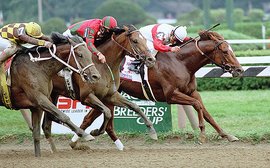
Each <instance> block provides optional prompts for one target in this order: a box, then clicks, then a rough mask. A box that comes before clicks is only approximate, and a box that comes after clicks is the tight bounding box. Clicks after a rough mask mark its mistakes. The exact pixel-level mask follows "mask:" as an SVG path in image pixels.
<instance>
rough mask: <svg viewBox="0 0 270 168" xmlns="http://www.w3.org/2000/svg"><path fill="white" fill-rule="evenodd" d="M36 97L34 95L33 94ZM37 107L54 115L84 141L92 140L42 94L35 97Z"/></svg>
mask: <svg viewBox="0 0 270 168" xmlns="http://www.w3.org/2000/svg"><path fill="white" fill-rule="evenodd" d="M34 95H36V94H34ZM36 98H37V100H36V101H37V103H38V105H39V106H40V107H41V108H42V110H43V111H47V112H49V113H51V114H52V115H54V116H55V117H56V118H58V119H59V120H60V121H62V122H63V123H64V124H66V125H68V127H69V128H70V129H71V130H72V131H74V132H75V133H76V134H77V135H78V136H80V137H83V138H84V139H85V140H87V141H89V140H91V139H92V137H91V136H90V135H88V134H87V133H86V132H84V131H83V130H82V129H80V128H79V127H77V126H76V125H75V124H74V123H73V122H72V121H71V120H70V118H69V117H68V116H67V115H66V114H64V113H62V112H61V111H60V110H58V109H57V107H56V106H55V105H54V104H53V103H52V102H50V100H49V99H48V98H47V97H46V96H45V95H43V94H39V95H38V96H36Z"/></svg>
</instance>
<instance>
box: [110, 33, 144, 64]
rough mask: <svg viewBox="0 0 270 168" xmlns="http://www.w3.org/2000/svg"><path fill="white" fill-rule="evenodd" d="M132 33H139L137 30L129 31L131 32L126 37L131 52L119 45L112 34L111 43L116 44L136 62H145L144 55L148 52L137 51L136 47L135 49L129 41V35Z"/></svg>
mask: <svg viewBox="0 0 270 168" xmlns="http://www.w3.org/2000/svg"><path fill="white" fill-rule="evenodd" d="M134 32H139V33H140V31H139V30H134V31H131V32H128V34H127V36H128V41H129V44H130V46H131V50H132V51H129V50H128V49H127V48H125V47H123V46H122V45H121V44H119V43H118V42H117V41H116V40H115V39H114V34H113V35H112V36H111V39H112V41H113V42H114V43H115V44H117V45H118V46H119V47H121V48H122V49H123V50H125V51H126V52H127V53H128V55H131V56H133V57H134V58H135V59H136V60H139V61H145V60H146V54H145V53H147V52H149V51H148V50H147V51H139V50H138V48H137V47H135V45H134V44H133V43H132V42H131V39H130V35H131V34H132V33H134Z"/></svg>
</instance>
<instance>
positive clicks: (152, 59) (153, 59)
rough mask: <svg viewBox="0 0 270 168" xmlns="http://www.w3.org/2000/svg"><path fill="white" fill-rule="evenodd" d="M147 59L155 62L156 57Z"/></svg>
mask: <svg viewBox="0 0 270 168" xmlns="http://www.w3.org/2000/svg"><path fill="white" fill-rule="evenodd" d="M147 61H149V62H155V61H156V59H155V58H147Z"/></svg>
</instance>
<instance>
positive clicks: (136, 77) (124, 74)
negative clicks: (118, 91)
mask: <svg viewBox="0 0 270 168" xmlns="http://www.w3.org/2000/svg"><path fill="white" fill-rule="evenodd" d="M132 61H134V58H132V57H130V56H126V59H125V62H124V64H123V66H122V68H121V71H120V77H121V78H122V79H125V80H130V81H134V82H142V79H141V76H140V74H136V73H135V72H133V71H130V70H129V69H128V67H129V66H130V64H131V62H132ZM144 72H145V75H144V80H146V81H148V68H147V67H146V66H145V65H144Z"/></svg>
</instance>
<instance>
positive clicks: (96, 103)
mask: <svg viewBox="0 0 270 168" xmlns="http://www.w3.org/2000/svg"><path fill="white" fill-rule="evenodd" d="M83 103H85V104H87V105H89V106H91V107H92V108H94V109H97V110H98V111H100V112H102V113H103V114H104V122H103V123H102V125H101V127H100V128H99V129H96V130H92V131H91V135H93V136H98V135H100V134H103V133H104V132H105V129H106V127H107V124H108V122H109V120H110V119H111V117H112V115H111V111H110V109H109V108H108V107H107V106H105V105H104V104H103V103H102V102H101V101H100V100H99V99H98V98H97V97H96V96H95V95H94V94H89V95H88V97H87V98H86V99H85V100H84V101H83ZM89 125H90V124H89ZM89 125H88V126H89Z"/></svg>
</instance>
